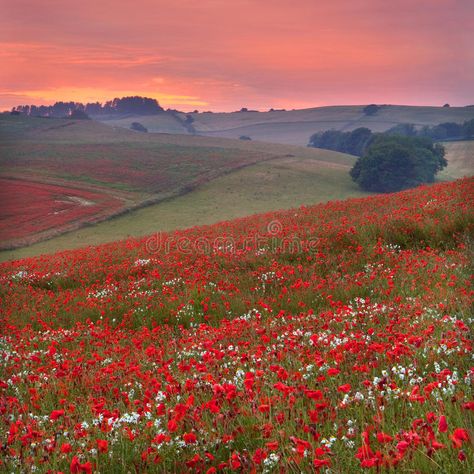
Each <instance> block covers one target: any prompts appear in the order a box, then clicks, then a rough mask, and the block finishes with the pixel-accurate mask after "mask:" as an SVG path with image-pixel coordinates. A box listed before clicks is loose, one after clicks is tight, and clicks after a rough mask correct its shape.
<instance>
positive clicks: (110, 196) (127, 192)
mask: <svg viewBox="0 0 474 474" xmlns="http://www.w3.org/2000/svg"><path fill="white" fill-rule="evenodd" d="M0 134H1V136H2V138H3V139H2V142H1V144H0V153H1V155H0V156H1V157H0V168H1V172H0V178H1V179H3V180H4V184H5V186H4V187H3V191H2V192H3V196H4V198H3V199H2V201H3V209H2V211H1V215H0V217H1V221H0V247H3V248H14V247H17V246H23V245H25V244H29V243H32V242H35V241H39V240H43V239H45V238H50V237H52V236H56V235H58V234H61V233H63V232H65V231H70V230H74V229H78V228H80V227H82V226H83V225H84V224H86V223H91V222H97V221H100V220H104V219H106V218H108V217H111V216H114V215H117V214H120V213H123V212H124V211H127V210H130V209H136V208H137V207H142V206H144V205H148V204H152V203H156V202H160V201H162V200H164V199H170V198H172V197H176V196H179V195H182V194H185V193H187V192H189V191H191V190H193V189H195V188H197V187H200V186H202V185H204V184H205V183H208V182H210V181H212V180H214V179H216V178H218V177H220V176H223V175H225V174H227V173H229V172H231V171H235V170H239V169H242V168H245V167H247V166H251V165H253V164H256V163H261V162H265V161H268V160H273V159H276V158H282V157H285V156H297V157H299V158H305V159H311V160H313V161H315V162H317V163H320V166H322V167H327V166H330V167H332V166H334V165H339V166H342V167H345V171H344V173H346V172H347V169H348V167H349V166H351V165H352V163H353V158H352V157H350V156H347V155H343V154H340V153H333V152H328V151H323V150H315V149H312V150H310V149H307V148H297V147H291V146H280V145H272V144H257V143H253V142H243V141H240V140H228V139H222V138H207V137H193V136H185V135H162V134H139V133H135V132H132V131H128V130H124V129H122V128H118V127H116V128H113V127H110V126H107V125H103V124H100V123H97V122H92V121H71V120H63V119H40V118H23V117H15V116H6V115H5V116H1V117H0ZM340 173H341V174H342V173H343V172H342V171H340ZM217 199H218V198H217ZM85 203H87V205H85ZM84 243H87V242H84Z"/></svg>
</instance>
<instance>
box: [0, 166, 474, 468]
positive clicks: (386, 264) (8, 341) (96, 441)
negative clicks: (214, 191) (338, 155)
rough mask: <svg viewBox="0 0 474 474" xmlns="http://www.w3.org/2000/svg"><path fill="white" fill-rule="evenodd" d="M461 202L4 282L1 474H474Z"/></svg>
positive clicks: (387, 209)
mask: <svg viewBox="0 0 474 474" xmlns="http://www.w3.org/2000/svg"><path fill="white" fill-rule="evenodd" d="M295 161H296V160H295ZM269 163H270V162H269ZM291 164H292V165H293V169H294V168H295V167H296V168H298V167H299V168H300V169H301V168H303V169H304V171H305V172H306V173H309V170H308V164H307V163H304V162H303V163H302V162H301V161H300V162H297V163H294V162H292V163H291ZM288 166H289V163H288V162H283V163H282V162H280V163H278V164H277V166H276V167H277V168H278V169H280V168H281V167H288ZM279 167H280V168H279ZM242 171H243V170H242ZM231 176H232V175H229V176H228V177H231ZM327 179H329V176H327ZM261 181H263V179H261ZM473 200H474V182H473V179H472V178H471V179H466V180H462V181H458V182H455V183H439V184H436V185H433V186H424V187H420V188H417V189H413V190H409V191H406V192H403V193H399V194H393V195H377V196H373V197H369V198H365V199H353V200H348V201H331V202H329V203H327V204H322V205H317V206H314V207H310V206H307V207H304V208H300V209H298V210H290V211H279V212H271V213H267V214H261V215H255V216H251V217H247V218H243V219H236V220H233V221H227V222H225V223H221V224H216V225H214V226H205V227H201V228H193V229H190V230H187V231H177V232H173V233H172V234H169V235H167V236H166V235H164V236H162V237H163V238H164V239H173V240H175V241H176V240H178V241H179V240H180V239H181V240H183V239H190V240H194V241H195V242H198V241H202V240H206V241H209V242H216V240H217V239H218V238H219V237H222V236H224V235H225V236H227V237H229V238H231V239H232V241H233V242H234V244H235V246H234V251H223V250H221V249H220V248H219V247H213V250H212V251H211V252H209V253H206V252H202V251H201V250H199V248H198V247H195V248H194V250H192V251H191V252H183V251H182V250H181V249H180V248H179V247H178V246H176V247H173V248H171V249H170V250H169V251H164V250H163V251H160V252H152V251H151V249H150V248H149V247H148V246H147V245H146V239H139V240H129V241H127V242H116V243H113V244H110V245H104V246H100V247H94V248H89V249H84V250H79V251H70V252H65V253H60V254H57V255H55V256H47V257H44V258H41V257H40V258H36V259H26V260H23V261H16V262H10V263H5V264H2V265H0V267H1V274H2V275H3V276H2V283H3V284H2V285H0V296H1V298H2V303H3V314H2V318H1V319H0V327H1V328H2V329H4V331H3V332H4V336H3V337H2V338H0V351H2V353H3V354H4V355H5V357H2V358H0V375H1V377H0V394H1V395H2V400H4V405H5V406H4V410H3V412H2V414H1V415H0V427H1V429H2V432H3V433H4V436H3V440H2V442H3V445H4V447H5V449H4V451H5V456H3V458H2V461H1V462H2V463H3V464H1V466H2V472H3V471H5V472H17V471H28V469H29V466H32V465H34V466H37V472H38V473H46V472H50V471H54V472H58V471H62V472H69V471H72V472H91V471H96V470H97V471H98V470H100V472H105V473H108V472H110V473H112V472H117V473H124V474H125V473H127V472H200V473H202V472H209V473H214V472H258V473H260V472H262V473H267V472H325V471H326V467H327V468H328V469H327V470H328V472H337V473H341V474H345V473H353V472H363V471H364V470H365V469H366V468H367V472H379V473H381V472H420V473H421V472H423V473H424V472H430V471H433V472H443V473H447V474H457V473H459V472H473V468H474V456H473V454H474V453H473V450H472V439H473V433H474V432H473V422H474V418H473V415H472V414H473V409H474V404H473V402H472V377H473V371H472V357H471V354H472V338H471V337H470V332H469V325H472V266H470V262H471V261H472V252H471V250H470V247H469V245H468V243H469V236H472V231H473V225H474V215H473V206H472V203H473ZM275 221H278V222H279V223H280V232H279V234H278V237H279V238H281V239H282V240H284V239H290V238H292V237H294V238H297V239H298V240H299V241H300V242H301V244H302V246H301V248H300V250H299V251H298V252H295V253H293V254H289V253H285V252H281V251H280V249H279V248H278V247H273V248H272V246H271V245H270V243H271V236H270V235H269V233H268V232H267V233H266V234H265V232H264V231H263V230H262V227H265V226H266V224H267V223H268V222H275ZM267 229H268V227H267ZM407 229H411V230H413V231H415V232H414V233H413V234H412V235H407V232H406V230H407ZM407 237H409V238H408V239H407ZM311 243H314V244H316V245H315V246H313V245H311ZM371 466H372V468H371V469H370V467H371ZM320 468H323V469H324V470H323V469H320Z"/></svg>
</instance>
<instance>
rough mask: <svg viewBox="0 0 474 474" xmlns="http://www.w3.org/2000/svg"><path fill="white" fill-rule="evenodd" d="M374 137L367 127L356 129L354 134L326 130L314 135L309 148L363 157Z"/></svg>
mask: <svg viewBox="0 0 474 474" xmlns="http://www.w3.org/2000/svg"><path fill="white" fill-rule="evenodd" d="M372 136H373V135H372V132H371V131H370V130H369V129H368V128H365V127H360V128H356V129H355V130H353V131H352V132H339V131H337V130H326V131H325V132H319V133H315V134H314V135H312V136H311V138H310V139H309V144H308V146H310V147H315V148H324V149H326V150H334V151H340V152H342V153H349V154H350V155H355V156H361V155H362V153H363V152H364V150H365V148H366V147H367V145H368V144H369V143H370V140H371V139H372Z"/></svg>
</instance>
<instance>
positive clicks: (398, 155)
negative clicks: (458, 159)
mask: <svg viewBox="0 0 474 474" xmlns="http://www.w3.org/2000/svg"><path fill="white" fill-rule="evenodd" d="M447 164H448V163H447V161H446V159H445V158H444V148H443V147H442V146H441V145H439V144H433V141H432V140H431V139H429V138H420V137H404V136H390V135H383V134H379V135H376V136H375V137H374V139H373V140H372V143H371V144H370V145H369V147H368V148H367V150H366V152H365V153H364V155H363V156H362V157H361V158H359V159H358V160H357V161H356V163H355V165H354V167H353V168H352V169H351V171H350V175H351V177H352V179H353V180H354V181H355V182H356V183H357V184H359V186H360V187H361V188H362V189H364V190H366V191H375V192H382V193H389V192H396V191H401V190H402V189H408V188H412V187H415V186H418V185H420V184H422V183H432V182H433V181H434V178H435V175H436V173H437V172H438V171H440V170H442V169H443V168H444V167H445V166H447Z"/></svg>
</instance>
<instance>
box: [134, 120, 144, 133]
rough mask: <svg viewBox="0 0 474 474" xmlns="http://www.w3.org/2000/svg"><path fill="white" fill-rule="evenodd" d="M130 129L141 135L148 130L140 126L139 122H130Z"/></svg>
mask: <svg viewBox="0 0 474 474" xmlns="http://www.w3.org/2000/svg"><path fill="white" fill-rule="evenodd" d="M130 129H131V130H135V131H136V132H143V133H147V132H148V129H147V128H146V127H145V126H144V125H142V124H141V123H140V122H132V123H131V124H130Z"/></svg>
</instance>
